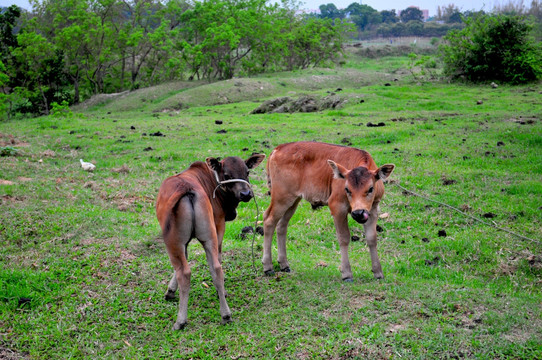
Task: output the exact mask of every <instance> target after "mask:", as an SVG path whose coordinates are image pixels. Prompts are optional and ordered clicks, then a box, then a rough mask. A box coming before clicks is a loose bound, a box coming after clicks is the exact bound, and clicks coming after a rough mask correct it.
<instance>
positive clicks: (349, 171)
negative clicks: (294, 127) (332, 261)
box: [262, 142, 395, 281]
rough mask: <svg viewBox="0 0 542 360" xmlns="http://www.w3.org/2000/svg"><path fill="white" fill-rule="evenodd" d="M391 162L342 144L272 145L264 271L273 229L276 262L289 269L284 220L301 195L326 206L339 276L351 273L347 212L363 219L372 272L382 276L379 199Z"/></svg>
mask: <svg viewBox="0 0 542 360" xmlns="http://www.w3.org/2000/svg"><path fill="white" fill-rule="evenodd" d="M394 167H395V166H394V165H383V166H382V167H380V168H379V167H377V166H376V164H375V162H374V160H373V159H372V157H371V155H369V153H368V152H366V151H363V150H359V149H355V148H351V147H346V146H339V145H332V144H325V143H318V142H296V143H288V144H282V145H279V146H278V147H277V148H275V150H273V152H272V153H271V155H270V156H269V159H268V161H267V176H268V184H269V185H270V191H271V204H270V205H269V208H268V209H267V210H266V211H265V214H264V234H265V235H264V249H263V258H262V263H263V266H264V271H265V272H266V273H267V274H270V273H273V264H272V258H271V243H272V240H273V233H274V232H275V229H276V231H277V245H278V262H279V265H280V268H281V270H282V271H289V270H290V266H289V264H288V260H287V258H286V232H287V228H288V222H289V221H290V219H291V217H292V216H293V214H294V213H295V211H296V208H297V205H298V204H299V201H301V199H305V200H307V201H308V202H310V203H311V204H312V205H313V207H317V206H324V205H327V206H329V209H330V211H331V215H332V216H333V220H334V222H335V230H336V233H337V239H338V241H339V246H340V249H341V273H342V278H343V279H344V280H348V281H350V280H351V279H352V270H351V267H350V260H349V258H348V245H349V243H350V230H349V228H348V214H351V216H352V217H353V218H354V219H355V220H356V221H358V222H359V223H362V224H363V226H364V229H365V236H366V240H367V245H368V246H369V251H370V253H371V260H372V269H373V273H374V276H375V277H376V278H382V277H383V274H382V267H381V265H380V261H379V259H378V254H377V251H376V243H377V240H376V222H377V218H378V203H379V202H380V200H381V199H382V197H383V196H384V184H383V183H382V180H383V179H385V178H387V177H388V176H389V175H390V174H391V173H392V171H393V169H394Z"/></svg>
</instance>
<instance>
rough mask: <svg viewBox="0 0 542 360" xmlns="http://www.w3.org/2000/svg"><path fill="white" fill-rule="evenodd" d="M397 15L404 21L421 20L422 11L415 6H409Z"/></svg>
mask: <svg viewBox="0 0 542 360" xmlns="http://www.w3.org/2000/svg"><path fill="white" fill-rule="evenodd" d="M399 17H400V18H401V21H402V22H404V23H407V22H409V21H423V12H422V11H421V10H420V9H418V8H417V7H414V6H411V7H408V8H406V9H405V10H403V11H401V15H400V16H399Z"/></svg>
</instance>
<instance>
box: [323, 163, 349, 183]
mask: <svg viewBox="0 0 542 360" xmlns="http://www.w3.org/2000/svg"><path fill="white" fill-rule="evenodd" d="M327 163H328V164H329V166H331V170H333V177H334V178H335V179H345V178H346V173H347V172H348V170H346V168H345V167H344V166H342V165H341V164H337V163H336V162H335V161H333V160H328V161H327Z"/></svg>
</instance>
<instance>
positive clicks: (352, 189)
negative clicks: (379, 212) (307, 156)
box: [327, 160, 395, 224]
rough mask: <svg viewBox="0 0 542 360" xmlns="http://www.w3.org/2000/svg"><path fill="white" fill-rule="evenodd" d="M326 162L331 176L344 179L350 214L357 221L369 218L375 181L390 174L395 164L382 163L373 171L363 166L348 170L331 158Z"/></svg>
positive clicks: (363, 221)
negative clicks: (331, 172)
mask: <svg viewBox="0 0 542 360" xmlns="http://www.w3.org/2000/svg"><path fill="white" fill-rule="evenodd" d="M327 162H328V164H329V166H331V169H332V170H333V177H334V178H336V179H344V191H345V193H346V197H347V199H348V202H349V203H350V208H351V209H352V210H351V212H350V215H352V218H353V219H354V220H356V221H357V222H358V223H360V224H364V223H365V222H367V220H369V212H370V211H371V208H372V207H373V202H374V199H375V194H376V189H375V185H376V182H377V181H378V180H384V179H386V178H387V177H388V176H390V174H391V173H392V172H393V169H395V165H393V164H386V165H382V166H381V167H379V168H378V169H376V170H374V171H371V170H369V169H367V168H366V167H363V166H359V167H357V168H354V169H352V170H348V169H346V168H345V167H344V166H342V165H340V164H337V163H335V162H334V161H332V160H328V161H327Z"/></svg>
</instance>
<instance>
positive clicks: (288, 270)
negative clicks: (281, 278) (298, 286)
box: [280, 266, 291, 273]
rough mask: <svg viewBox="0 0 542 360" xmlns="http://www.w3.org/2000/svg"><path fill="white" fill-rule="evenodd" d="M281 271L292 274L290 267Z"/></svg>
mask: <svg viewBox="0 0 542 360" xmlns="http://www.w3.org/2000/svg"><path fill="white" fill-rule="evenodd" d="M280 271H282V272H285V273H289V272H291V270H290V267H289V266H286V267H285V268H284V269H280Z"/></svg>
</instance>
